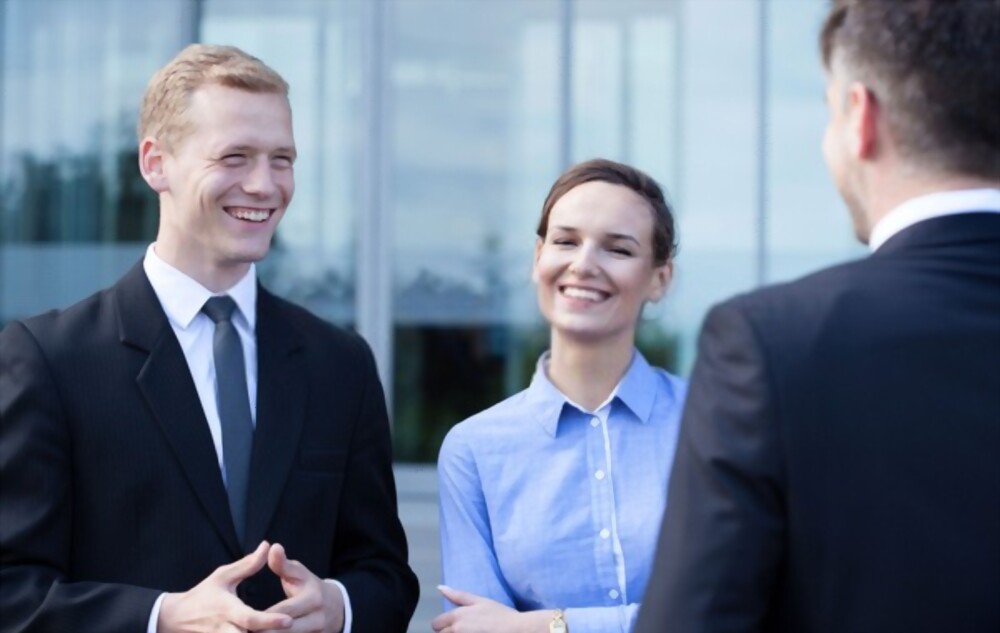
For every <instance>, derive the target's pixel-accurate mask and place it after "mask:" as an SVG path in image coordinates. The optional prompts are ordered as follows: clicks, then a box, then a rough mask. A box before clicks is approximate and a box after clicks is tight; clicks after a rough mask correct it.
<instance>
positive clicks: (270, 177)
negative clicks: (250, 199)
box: [243, 159, 277, 198]
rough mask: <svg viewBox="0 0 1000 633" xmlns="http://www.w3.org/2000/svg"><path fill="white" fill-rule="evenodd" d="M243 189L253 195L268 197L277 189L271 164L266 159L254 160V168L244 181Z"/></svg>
mask: <svg viewBox="0 0 1000 633" xmlns="http://www.w3.org/2000/svg"><path fill="white" fill-rule="evenodd" d="M243 190H244V191H246V192H247V193H248V194H250V195H253V196H258V197H260V198H267V197H270V196H272V195H274V193H275V191H276V190H277V186H276V185H275V179H274V174H273V173H272V171H271V164H270V162H269V161H267V160H266V159H261V160H257V161H254V165H253V169H251V170H250V173H249V174H247V177H246V180H244V181H243Z"/></svg>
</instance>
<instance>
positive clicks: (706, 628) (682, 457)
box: [636, 0, 1000, 633]
mask: <svg viewBox="0 0 1000 633" xmlns="http://www.w3.org/2000/svg"><path fill="white" fill-rule="evenodd" d="M822 50H823V61H824V64H825V66H826V69H827V79H828V87H827V103H828V107H829V111H830V122H829V126H828V128H827V131H826V136H825V138H824V141H823V150H824V155H825V157H826V160H827V162H828V164H829V167H830V171H831V173H832V175H833V179H834V180H835V182H836V184H837V187H838V188H839V189H840V191H841V193H842V195H843V197H844V200H845V201H846V203H847V206H848V208H849V209H850V211H851V215H852V218H853V221H854V224H855V228H856V232H857V234H858V236H859V238H860V239H861V240H862V241H864V242H867V243H868V245H869V246H870V247H871V250H872V254H871V255H870V256H869V257H867V258H865V259H863V260H860V261H856V262H852V263H848V264H846V265H842V266H837V267H834V268H831V269H828V270H825V271H822V272H820V273H817V274H814V275H811V276H809V277H806V278H804V279H801V280H799V281H796V282H792V283H789V284H783V285H779V286H775V287H771V288H765V289H762V290H759V291H756V292H751V293H749V294H746V295H743V296H740V297H736V298H735V299H732V300H729V301H726V302H724V303H722V304H721V305H719V306H716V307H715V308H713V309H712V310H711V311H710V313H709V315H708V317H707V318H706V320H705V323H704V326H703V330H702V333H701V338H700V342H699V350H698V360H697V362H696V365H695V369H694V373H693V378H692V382H691V386H690V391H689V395H688V401H687V407H686V411H685V414H684V417H683V421H682V424H681V432H680V443H679V447H678V451H677V459H676V462H675V466H674V470H673V473H672V477H671V482H670V486H669V491H668V494H669V498H670V502H669V503H668V504H667V511H666V515H665V518H664V522H663V527H662V530H661V534H660V543H659V549H658V552H657V558H656V563H655V567H654V572H653V578H652V580H651V582H650V586H649V589H648V591H647V599H646V601H645V602H644V605H643V609H642V611H641V612H640V614H639V619H638V624H637V627H636V631H638V632H639V633H664V632H669V633H692V632H710V631H711V632H722V631H726V632H729V631H790V632H794V633H812V632H830V633H834V632H836V633H889V632H893V633H921V632H927V633H931V632H933V633H940V632H943V631H962V632H963V633H975V632H979V631H981V632H983V633H987V632H988V633H996V631H1000V213H998V212H1000V2H996V1H995V0H961V1H944V0H939V1H932V0H912V1H910V0H849V1H841V2H837V3H835V4H834V5H833V6H832V8H831V10H830V13H829V15H828V17H827V19H826V23H825V25H824V28H823V32H822Z"/></svg>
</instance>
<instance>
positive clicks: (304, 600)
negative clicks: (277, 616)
mask: <svg viewBox="0 0 1000 633" xmlns="http://www.w3.org/2000/svg"><path fill="white" fill-rule="evenodd" d="M321 606H323V605H322V601H321V600H315V599H311V598H310V596H308V595H306V594H304V593H300V594H298V595H296V596H293V597H291V598H287V599H285V600H282V601H281V602H279V603H278V604H275V605H273V606H271V607H270V608H268V610H267V613H284V614H285V615H290V616H292V617H293V618H301V617H302V616H304V615H306V614H307V613H311V612H313V611H315V610H316V609H318V608H319V607H321Z"/></svg>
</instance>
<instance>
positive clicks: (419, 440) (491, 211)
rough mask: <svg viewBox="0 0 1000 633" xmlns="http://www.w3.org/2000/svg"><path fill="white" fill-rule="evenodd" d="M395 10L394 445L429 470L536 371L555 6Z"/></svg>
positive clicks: (410, 6) (554, 152) (554, 110)
mask: <svg viewBox="0 0 1000 633" xmlns="http://www.w3.org/2000/svg"><path fill="white" fill-rule="evenodd" d="M391 7H392V9H391V12H392V15H391V23H392V29H391V31H390V32H391V35H390V37H389V41H390V42H391V57H390V60H391V61H390V70H389V77H390V82H391V85H390V87H389V91H388V93H389V96H388V101H389V104H390V105H389V107H390V109H391V124H390V129H391V132H390V135H391V143H390V145H391V156H390V165H391V168H390V172H391V176H390V178H391V182H390V187H389V190H390V192H391V193H390V198H389V205H390V208H391V217H392V219H393V231H394V237H393V242H394V244H395V249H394V262H393V271H394V273H393V287H394V291H393V292H394V294H393V297H394V307H393V312H394V317H393V319H394V324H395V329H394V331H395V341H394V357H395V363H394V365H395V367H394V371H393V383H394V398H393V401H394V406H395V437H396V447H397V456H398V457H399V458H400V459H408V460H414V459H416V460H428V461H430V460H434V459H435V458H436V456H437V448H438V446H439V444H440V438H441V437H443V435H444V433H445V432H446V431H447V429H448V428H450V427H451V426H452V425H453V424H455V423H456V422H458V421H459V420H461V419H462V418H464V417H466V416H468V415H470V414H472V413H475V412H476V411H479V410H481V409H484V408H486V407H487V406H489V405H492V404H493V403H495V402H497V401H499V400H501V399H502V398H503V397H504V396H506V395H507V394H509V393H512V392H514V391H517V390H518V389H521V388H523V387H524V386H525V385H526V384H527V382H528V380H529V379H530V372H531V371H532V369H533V364H534V358H533V356H534V354H535V351H534V350H532V351H531V353H530V354H527V353H525V352H524V350H525V349H526V344H525V341H526V340H527V339H530V338H531V337H532V336H534V335H535V332H537V330H538V328H539V327H541V326H540V319H539V317H538V315H537V310H536V308H535V304H534V291H533V288H532V285H531V283H530V271H531V257H532V255H531V254H532V249H533V248H534V241H535V236H534V228H535V225H536V223H537V215H538V213H539V210H540V209H541V204H542V200H543V199H544V197H545V194H546V192H547V191H548V187H549V186H550V185H551V181H552V180H553V179H554V178H555V176H556V175H558V173H559V170H560V166H559V164H558V163H559V158H558V157H559V139H558V133H559V121H558V112H559V107H558V106H559V79H558V78H559V69H560V66H559V57H558V56H559V51H560V44H559V32H560V31H559V5H558V3H557V2H554V1H553V2H549V1H539V2H530V3H529V2H517V3H509V2H475V3H470V2H467V1H465V0H434V1H423V0H405V1H404V0H401V1H398V2H394V3H392V4H391ZM442 25H449V28H442ZM535 338H537V336H535Z"/></svg>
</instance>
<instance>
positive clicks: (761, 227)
mask: <svg viewBox="0 0 1000 633" xmlns="http://www.w3.org/2000/svg"><path fill="white" fill-rule="evenodd" d="M768 3H769V0H758V8H759V11H758V14H757V17H758V20H757V41H758V51H757V205H756V206H757V285H758V286H760V285H764V284H765V283H767V277H768V272H767V201H768V189H767V187H768V182H767V179H768V147H767V141H768V114H769V113H768V107H769V105H770V104H769V101H768V97H769V95H768V61H769V56H768V37H767V28H768Z"/></svg>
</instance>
